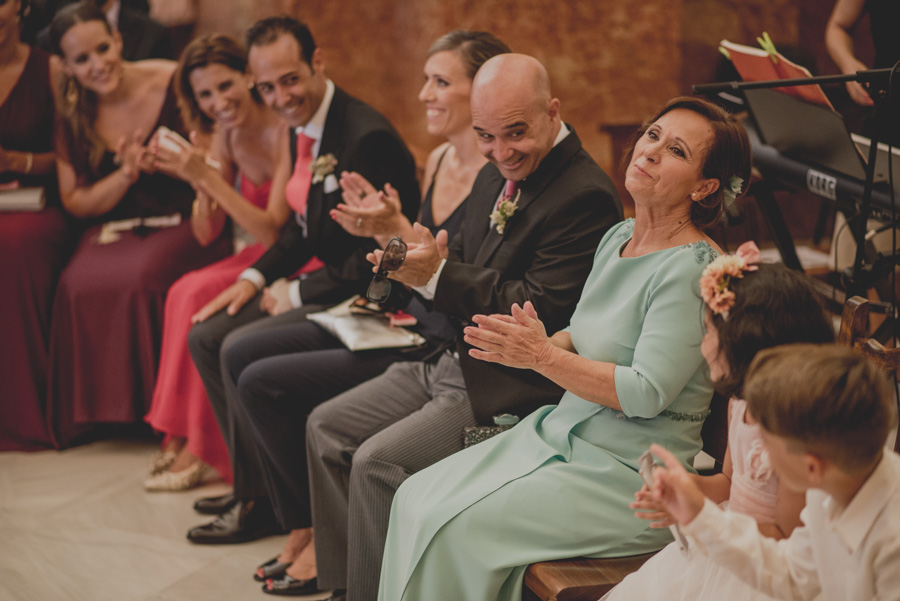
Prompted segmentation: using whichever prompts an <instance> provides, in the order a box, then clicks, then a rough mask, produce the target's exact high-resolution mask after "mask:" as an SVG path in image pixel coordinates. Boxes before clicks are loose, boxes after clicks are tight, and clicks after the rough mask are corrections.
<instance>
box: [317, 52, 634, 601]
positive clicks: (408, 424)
mask: <svg viewBox="0 0 900 601" xmlns="http://www.w3.org/2000/svg"><path fill="white" fill-rule="evenodd" d="M559 107H560V103H559V100H558V99H555V98H553V97H552V95H551V93H550V81H549V76H548V74H547V72H546V70H545V69H544V67H543V66H542V65H541V64H540V63H539V62H538V61H537V60H535V59H534V58H531V57H528V56H524V55H517V54H503V55H499V56H496V57H494V58H492V59H490V60H488V61H487V62H485V63H484V65H482V67H481V69H479V71H478V73H477V75H476V76H475V80H474V83H473V85H472V122H473V125H474V127H475V131H476V134H477V136H478V140H479V149H480V151H481V153H482V154H483V155H484V156H485V157H487V158H488V159H489V161H490V162H489V163H488V164H487V165H485V167H484V168H483V169H482V171H481V172H480V173H479V175H478V177H477V179H476V180H475V183H474V185H473V187H472V192H471V195H470V198H469V205H468V210H467V212H466V219H465V221H464V222H463V225H462V228H461V231H460V233H459V234H458V235H457V236H456V237H455V238H454V240H453V241H452V242H450V244H449V247H448V243H447V240H446V236H441V235H438V238H437V239H435V238H433V237H431V234H430V232H428V230H426V229H425V228H422V227H421V226H416V227H417V231H418V233H419V236H420V238H421V244H419V245H418V246H417V247H416V248H410V250H409V252H408V253H407V255H406V259H405V262H404V264H403V266H402V267H401V268H400V269H399V270H398V271H395V272H392V277H393V278H394V279H396V280H398V281H399V282H401V283H403V284H405V285H408V286H411V287H413V288H415V289H416V290H417V291H419V293H420V294H421V295H422V296H423V297H424V298H426V299H429V300H430V301H432V302H433V306H434V309H435V310H437V311H442V312H444V313H446V314H448V315H451V316H453V317H455V318H457V319H458V320H459V321H460V323H461V324H463V325H465V324H466V323H467V322H468V321H469V320H470V319H471V318H472V317H473V316H474V315H476V314H480V313H503V314H508V313H509V311H510V307H511V305H512V304H513V303H519V304H520V305H522V304H523V303H524V302H525V301H531V302H532V303H533V304H534V306H535V308H536V309H537V312H538V315H540V317H541V319H542V320H543V322H544V323H545V324H546V327H547V330H548V333H552V332H555V331H557V330H559V329H561V328H563V327H565V326H566V325H567V324H568V321H569V317H570V316H571V314H572V312H573V311H574V309H575V304H576V303H577V301H578V298H579V296H580V294H581V289H582V287H583V285H584V281H585V279H586V278H587V275H588V273H589V272H590V269H591V265H592V262H593V257H594V253H595V251H596V248H597V245H598V244H599V242H600V239H601V237H602V236H603V234H604V233H605V232H606V230H607V229H608V228H609V227H610V226H612V225H613V224H615V223H617V222H618V221H619V220H620V219H621V206H620V204H619V200H618V195H617V193H616V189H615V186H614V185H613V182H612V180H611V179H610V178H609V176H608V175H607V174H606V173H604V172H603V170H602V169H601V168H600V167H599V166H597V164H596V163H595V162H594V161H593V159H591V157H590V156H589V155H588V154H587V152H585V150H584V149H583V148H582V146H581V141H580V140H579V139H578V136H577V135H576V133H575V131H574V129H573V128H572V127H571V126H567V125H566V124H564V123H563V122H562V120H561V119H560V113H559V110H560V109H559ZM380 257H381V252H380V251H378V252H377V253H375V256H371V257H370V259H371V260H375V261H377V260H378V259H379V258H380ZM468 348H469V347H468V346H467V345H466V343H465V342H464V340H463V338H462V328H460V336H459V339H458V342H457V345H456V349H455V352H454V351H451V350H450V349H448V351H447V352H446V353H444V354H442V355H440V356H438V357H435V358H434V360H432V361H428V362H410V363H395V364H394V365H392V366H391V367H390V368H389V369H388V371H387V372H385V374H384V375H382V376H379V377H377V378H374V379H372V380H369V381H368V382H366V383H364V384H361V385H359V386H357V387H355V388H353V389H351V390H349V391H347V392H345V393H343V394H341V395H340V396H337V397H335V398H333V399H331V400H330V401H328V402H326V403H324V404H321V405H319V406H318V407H317V408H316V409H314V410H313V411H312V413H311V414H310V416H309V419H308V421H307V433H306V440H307V458H308V461H309V473H310V488H311V490H312V516H313V529H314V531H315V539H316V560H317V561H316V563H317V567H318V582H319V588H322V589H327V588H332V589H346V595H347V599H349V600H350V601H373V600H374V599H375V598H376V597H377V593H378V580H379V574H380V570H381V560H382V553H383V549H384V541H385V537H386V534H387V526H388V517H389V512H390V508H391V500H392V498H393V494H394V492H395V491H396V489H397V488H398V487H399V486H400V484H401V483H402V482H403V481H404V480H405V479H406V478H407V477H408V476H409V475H411V474H413V473H415V472H417V471H419V470H421V469H424V468H426V467H428V466H429V465H431V464H433V463H435V462H437V461H439V460H441V459H443V458H444V457H447V456H448V455H450V454H451V453H454V452H456V451H458V450H460V449H461V448H462V444H463V441H462V436H463V428H464V427H466V426H475V425H478V424H482V425H489V424H491V423H492V418H493V416H495V415H497V414H500V413H514V414H516V415H518V416H520V417H522V416H524V415H527V414H528V413H530V412H531V411H533V410H534V409H536V408H537V407H539V406H541V405H546V404H550V403H556V402H558V401H559V399H560V397H561V396H562V392H563V391H562V389H561V388H559V387H558V386H556V385H555V384H553V383H552V382H550V381H549V380H547V379H545V378H543V377H542V376H539V375H537V374H536V373H534V372H530V371H528V370H516V369H510V368H506V367H502V366H499V365H496V364H492V363H486V362H480V361H476V360H474V359H472V358H470V357H469V356H468ZM461 552H463V553H464V552H465V550H462V551H461ZM341 597H342V594H341V593H338V594H337V595H335V598H341Z"/></svg>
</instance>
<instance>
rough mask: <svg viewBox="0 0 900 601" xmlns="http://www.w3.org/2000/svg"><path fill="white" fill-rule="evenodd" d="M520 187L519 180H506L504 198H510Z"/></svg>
mask: <svg viewBox="0 0 900 601" xmlns="http://www.w3.org/2000/svg"><path fill="white" fill-rule="evenodd" d="M518 187H519V182H517V181H514V180H511V179H508V180H506V185H505V186H503V200H510V199H511V198H512V197H513V196H515V194H516V188H518Z"/></svg>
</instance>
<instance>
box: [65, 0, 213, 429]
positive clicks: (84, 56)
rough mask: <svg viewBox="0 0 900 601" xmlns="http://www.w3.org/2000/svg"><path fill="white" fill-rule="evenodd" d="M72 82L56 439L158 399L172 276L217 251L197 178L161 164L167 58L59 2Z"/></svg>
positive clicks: (79, 7)
mask: <svg viewBox="0 0 900 601" xmlns="http://www.w3.org/2000/svg"><path fill="white" fill-rule="evenodd" d="M50 38H51V44H52V46H53V48H54V50H55V51H56V52H57V53H58V54H59V55H60V56H61V57H62V61H63V70H64V72H65V75H66V78H67V81H66V86H65V90H64V93H63V101H62V105H63V107H62V109H63V110H62V112H63V115H64V116H65V119H64V122H63V126H62V127H60V128H59V134H58V136H57V143H56V146H57V155H58V156H57V173H58V177H59V189H60V197H61V199H62V204H63V206H64V207H65V208H66V210H67V211H68V212H69V213H71V214H72V215H73V216H75V217H77V218H79V219H80V222H81V225H82V226H83V228H84V231H83V233H82V235H81V237H80V240H79V241H78V244H77V248H76V250H75V254H74V255H73V257H72V259H71V261H70V262H69V265H68V266H67V267H66V269H65V270H64V271H63V273H62V276H61V277H60V281H59V287H58V289H57V293H56V299H55V301H54V307H53V323H52V328H51V335H50V382H49V393H48V397H49V403H48V419H49V421H50V424H51V427H52V429H53V431H54V432H55V434H56V436H57V438H56V442H57V443H58V444H59V445H60V446H64V445H68V444H72V443H73V442H77V441H78V440H79V439H83V438H82V435H85V434H87V433H88V432H89V431H91V430H92V426H95V425H97V424H101V423H132V422H136V421H138V420H140V418H141V417H143V415H144V414H145V413H146V411H147V409H148V408H149V406H150V398H151V395H152V392H153V383H154V381H155V380H156V368H157V358H158V357H159V350H160V339H161V334H162V319H163V305H164V302H165V296H166V291H167V290H168V288H169V286H170V285H171V284H172V283H173V282H174V281H175V280H176V279H178V277H179V276H181V275H182V274H183V273H185V272H187V271H189V270H191V269H196V268H198V267H201V266H203V265H206V264H208V263H210V262H212V261H214V260H216V259H218V258H221V257H222V256H224V255H225V254H227V252H228V251H229V250H230V248H231V239H230V236H227V235H224V234H223V235H222V236H220V237H219V239H218V240H216V241H215V242H213V243H211V244H209V245H208V246H206V247H203V246H201V245H200V244H198V242H197V240H196V239H195V238H194V236H193V233H192V230H191V224H190V223H189V220H188V219H187V217H188V216H189V215H190V213H191V204H192V201H193V199H194V192H193V190H192V189H191V187H190V186H188V185H186V184H184V183H182V182H179V181H178V180H176V179H173V178H171V177H169V176H166V175H163V174H161V173H156V172H154V169H153V160H152V157H151V156H150V154H149V152H148V149H147V143H148V140H149V136H150V135H151V134H153V132H155V131H157V130H158V128H159V127H160V126H166V127H169V128H171V129H173V130H176V129H177V130H180V129H181V127H180V119H179V117H178V110H177V107H176V100H175V94H174V91H173V85H172V79H173V74H174V72H175V67H176V64H175V63H174V62H172V61H165V60H146V61H139V62H134V63H131V62H125V61H123V60H122V58H121V48H122V41H121V38H120V37H119V34H118V33H116V32H113V31H112V30H111V28H110V26H109V23H108V22H107V21H106V18H105V16H104V15H103V13H102V12H100V11H99V10H98V9H97V8H96V7H95V5H94V4H92V3H89V2H78V3H76V4H71V5H69V6H66V7H65V8H63V9H61V10H60V11H59V12H58V13H57V14H56V16H55V17H54V19H53V23H52V24H51V27H50Z"/></svg>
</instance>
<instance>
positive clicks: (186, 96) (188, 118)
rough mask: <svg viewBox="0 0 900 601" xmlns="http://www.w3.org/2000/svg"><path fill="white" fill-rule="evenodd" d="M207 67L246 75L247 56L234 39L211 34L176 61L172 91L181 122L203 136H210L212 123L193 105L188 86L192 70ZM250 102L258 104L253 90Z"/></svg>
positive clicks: (186, 50) (190, 47)
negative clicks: (224, 68) (176, 66)
mask: <svg viewBox="0 0 900 601" xmlns="http://www.w3.org/2000/svg"><path fill="white" fill-rule="evenodd" d="M210 65H223V66H225V67H228V68H229V69H231V70H232V71H237V72H239V73H245V72H246V71H247V53H246V52H245V51H244V48H243V47H242V46H241V44H240V42H238V41H237V40H235V39H234V38H232V37H230V36H227V35H224V34H221V33H213V34H210V35H207V36H203V37H201V38H197V39H196V40H194V41H193V42H191V43H190V44H188V45H187V47H185V49H184V52H182V53H181V60H179V61H178V70H177V71H176V73H175V91H176V92H177V94H178V108H179V109H180V110H181V120H182V121H184V124H185V126H187V127H189V128H192V129H195V128H199V129H201V130H202V131H204V132H207V133H208V132H210V131H212V128H213V125H214V123H213V120H212V119H210V118H209V117H207V116H206V115H204V114H203V111H201V110H200V106H199V105H198V104H197V98H196V96H195V95H194V88H193V86H191V73H192V72H193V71H194V70H195V69H200V68H202V67H208V66H210ZM251 95H252V96H253V99H254V100H255V101H257V102H261V100H260V98H259V94H258V93H257V92H256V88H254V89H253V91H252V92H251Z"/></svg>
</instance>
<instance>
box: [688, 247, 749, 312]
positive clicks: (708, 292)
mask: <svg viewBox="0 0 900 601" xmlns="http://www.w3.org/2000/svg"><path fill="white" fill-rule="evenodd" d="M757 263H759V248H758V247H757V246H756V243H755V242H753V241H752V240H751V241H748V242H744V243H743V244H741V245H740V246H739V247H738V249H737V252H735V253H734V254H733V255H721V256H719V257H717V258H716V259H715V260H714V261H713V262H712V263H710V264H709V265H707V266H706V269H704V270H703V274H702V275H701V276H700V296H702V297H703V302H705V303H706V306H708V307H709V310H710V311H712V312H713V313H716V314H717V315H721V316H722V317H724V318H725V319H728V312H729V311H730V310H731V308H732V307H734V291H733V290H731V282H732V280H734V279H739V278H742V277H744V272H745V271H756V270H757V269H759V266H758V265H756V264H757Z"/></svg>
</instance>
